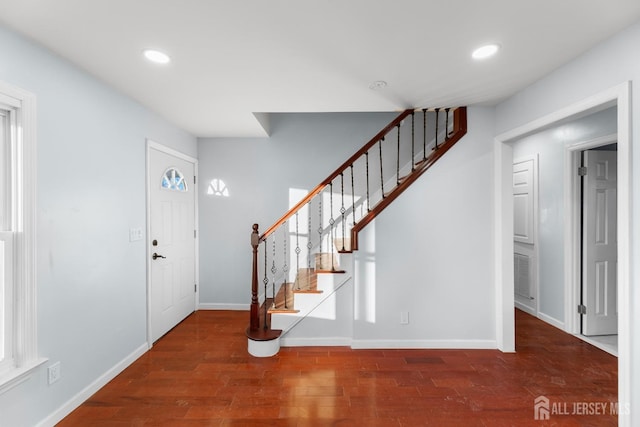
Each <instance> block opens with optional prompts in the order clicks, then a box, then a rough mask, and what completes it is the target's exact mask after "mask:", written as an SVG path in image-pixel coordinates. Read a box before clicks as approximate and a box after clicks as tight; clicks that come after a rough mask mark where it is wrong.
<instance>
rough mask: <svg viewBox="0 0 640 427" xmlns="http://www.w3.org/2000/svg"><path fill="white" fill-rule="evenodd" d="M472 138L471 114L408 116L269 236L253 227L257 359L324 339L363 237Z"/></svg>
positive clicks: (449, 111)
mask: <svg viewBox="0 0 640 427" xmlns="http://www.w3.org/2000/svg"><path fill="white" fill-rule="evenodd" d="M466 131H467V118H466V108H465V107H458V108H435V109H426V108H425V109H421V110H405V111H403V112H402V113H401V114H400V115H399V116H398V117H397V118H396V119H394V120H393V121H392V122H391V123H389V124H388V125H387V126H386V127H385V128H384V129H382V130H381V131H380V132H379V133H378V134H377V135H376V136H374V137H373V138H372V139H371V140H370V141H369V142H368V143H367V144H365V145H364V146H363V147H362V148H361V149H360V150H358V152H356V153H355V154H354V155H353V156H351V157H350V158H349V159H348V160H347V161H346V162H344V163H343V164H342V165H341V166H340V167H339V168H338V169H336V171H334V172H333V173H332V174H331V175H329V177H328V178H327V179H325V180H324V181H323V182H322V183H320V184H319V185H318V186H317V187H316V188H314V189H313V190H312V191H311V192H309V194H308V195H307V196H306V197H305V198H303V199H302V200H301V201H300V202H298V203H297V204H296V205H295V206H294V207H293V208H291V209H290V210H289V211H288V212H287V213H285V214H284V215H283V216H282V217H281V218H280V219H279V220H278V221H277V222H276V223H275V224H273V225H272V226H271V227H270V228H268V229H267V230H266V231H265V232H264V233H263V234H262V235H260V234H259V230H258V224H254V225H253V231H252V234H251V246H252V248H253V270H252V280H251V310H250V324H249V327H248V328H247V337H248V344H249V345H248V349H249V353H250V354H252V355H254V356H259V357H268V356H272V355H274V354H276V353H277V352H278V350H279V349H280V340H281V338H282V337H284V336H286V335H295V333H296V330H304V331H305V334H307V335H310V334H311V335H313V334H316V333H321V332H320V331H318V330H317V329H314V326H313V322H312V320H310V316H311V314H312V313H313V316H314V317H318V316H320V317H322V315H323V311H327V310H329V311H331V310H332V309H333V310H334V311H335V307H336V304H337V301H336V299H337V298H338V297H340V298H348V297H347V296H346V295H345V292H343V291H342V289H343V288H344V287H345V285H346V284H348V283H350V282H351V281H352V269H353V261H352V255H351V253H352V252H353V251H354V250H357V249H358V233H359V232H360V230H362V229H363V228H364V227H366V225H367V224H369V223H370V222H371V221H372V220H373V219H374V218H375V217H376V216H377V215H378V214H380V212H382V211H383V210H384V209H385V208H386V207H387V206H388V205H389V204H390V203H391V202H393V200H395V199H396V198H397V197H399V196H400V195H401V194H402V192H403V191H404V190H406V189H407V188H408V187H409V186H410V185H411V184H412V183H413V182H415V181H416V180H417V179H418V178H419V177H420V176H421V175H422V174H423V173H424V172H426V171H427V169H429V168H430V167H431V166H432V165H433V164H434V163H435V162H436V161H437V160H438V159H439V158H440V157H442V156H443V155H444V154H445V153H446V152H447V151H448V150H449V149H450V148H451V147H452V146H453V145H454V144H455V143H456V142H458V141H459V140H460V139H461V138H462V137H463V136H464V135H465V134H466ZM341 294H342V295H341ZM325 315H327V316H330V315H333V316H334V317H335V315H336V313H335V312H334V313H325ZM301 325H302V326H301ZM323 332H324V331H323Z"/></svg>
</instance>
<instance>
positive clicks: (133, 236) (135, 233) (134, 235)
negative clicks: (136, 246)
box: [129, 228, 142, 242]
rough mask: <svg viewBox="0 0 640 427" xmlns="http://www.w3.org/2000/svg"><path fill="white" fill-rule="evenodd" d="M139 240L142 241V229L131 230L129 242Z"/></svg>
mask: <svg viewBox="0 0 640 427" xmlns="http://www.w3.org/2000/svg"><path fill="white" fill-rule="evenodd" d="M138 240H142V228H130V229H129V241H130V242H137V241H138Z"/></svg>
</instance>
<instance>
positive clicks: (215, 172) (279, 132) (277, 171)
mask: <svg viewBox="0 0 640 427" xmlns="http://www.w3.org/2000/svg"><path fill="white" fill-rule="evenodd" d="M397 115H398V113H343V114H272V115H271V121H270V126H271V136H270V137H269V138H204V139H200V140H199V141H198V154H199V160H200V171H199V172H200V183H201V184H200V186H199V187H200V190H199V191H200V195H199V205H200V207H199V215H200V259H201V262H200V303H201V304H205V305H209V307H211V305H214V306H215V307H221V306H223V307H224V306H226V307H233V306H239V307H242V306H244V307H248V304H249V303H250V302H251V246H250V244H249V238H250V235H251V225H252V224H253V223H258V224H259V225H260V230H261V231H264V230H266V229H267V228H268V227H269V226H271V224H273V223H274V222H275V221H277V220H278V219H279V218H280V217H281V216H282V215H283V214H284V213H285V212H287V210H288V209H289V190H290V189H292V188H294V189H302V190H306V191H310V190H312V189H313V188H314V187H315V186H317V185H318V184H319V183H320V182H321V181H322V180H323V179H325V178H326V177H327V176H329V174H331V173H332V172H333V171H334V170H335V169H337V168H338V166H340V165H341V164H342V163H343V162H344V161H345V160H346V159H348V158H349V157H350V156H351V155H352V154H354V153H355V152H356V151H357V150H358V149H360V147H362V146H363V145H364V144H365V143H366V142H368V141H369V139H371V138H372V137H373V136H374V135H375V134H376V133H378V132H379V131H380V130H381V129H382V128H383V127H384V126H385V125H387V124H388V123H389V122H390V121H391V120H393V118H395V117H396V116H397ZM214 178H218V179H222V180H223V181H224V182H225V183H226V184H227V187H228V189H229V192H230V197H228V198H224V197H212V196H210V195H207V194H206V192H207V186H208V183H209V182H211V180H212V179H214Z"/></svg>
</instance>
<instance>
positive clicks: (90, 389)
mask: <svg viewBox="0 0 640 427" xmlns="http://www.w3.org/2000/svg"><path fill="white" fill-rule="evenodd" d="M148 350H149V344H148V343H144V344H143V345H141V346H140V347H138V348H137V349H136V350H134V351H133V353H131V354H129V355H128V356H127V357H125V358H124V359H122V360H121V361H120V362H119V363H117V364H116V365H115V366H114V367H113V368H111V369H109V370H108V371H107V372H105V373H104V374H102V375H101V376H100V377H98V378H97V379H96V380H95V381H94V382H92V383H91V384H89V385H88V386H86V387H85V388H84V389H83V390H82V391H80V392H79V393H78V394H76V395H75V396H73V397H72V398H71V399H69V400H68V401H67V402H66V403H64V404H63V405H62V406H60V407H59V408H58V409H57V410H56V411H54V412H53V413H51V414H50V415H49V416H48V417H46V418H45V419H43V420H42V421H40V422H39V423H38V424H37V426H38V427H53V426H55V425H56V424H57V423H59V422H60V421H61V420H62V419H63V418H64V417H66V416H67V415H69V414H70V413H71V412H72V411H73V410H74V409H76V408H77V407H78V406H80V405H81V404H82V403H84V401H86V400H87V399H88V398H90V397H91V396H92V395H93V394H95V393H96V392H97V391H98V390H100V389H101V388H102V387H104V386H105V385H106V384H107V383H108V382H109V381H111V380H112V379H114V378H115V377H116V376H117V375H118V374H119V373H120V372H122V371H124V370H125V369H126V368H127V367H128V366H129V365H131V364H132V363H133V362H135V361H136V360H137V359H138V358H139V357H140V356H142V355H143V354H145V353H146V352H147V351H148Z"/></svg>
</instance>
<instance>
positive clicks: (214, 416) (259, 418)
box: [59, 310, 617, 427]
mask: <svg viewBox="0 0 640 427" xmlns="http://www.w3.org/2000/svg"><path fill="white" fill-rule="evenodd" d="M247 322H248V314H247V313H246V312H231V311H198V312H196V313H194V314H192V315H191V316H190V317H188V318H187V319H186V320H185V321H183V322H182V323H181V324H180V325H178V326H177V327H176V328H175V329H173V330H172V331H170V332H169V333H168V334H167V335H166V336H165V337H163V338H161V339H160V340H159V341H158V342H157V343H156V345H155V346H154V347H153V348H152V349H151V350H150V351H149V352H147V353H146V354H145V355H143V356H142V357H141V358H140V359H138V360H137V361H136V362H135V363H134V364H133V365H131V366H130V367H129V368H128V369H126V370H125V371H124V372H123V373H122V374H120V375H119V376H118V377H117V378H115V379H114V380H113V381H111V382H110V383H109V384H108V385H107V386H105V387H104V388H103V389H102V390H100V391H99V392H98V393H96V394H95V395H94V396H92V397H91V398H90V399H89V400H88V401H87V402H85V403H84V404H83V405H82V406H81V407H79V408H78V409H77V410H75V411H74V412H73V413H72V414H70V415H69V416H68V417H67V418H66V419H65V420H63V422H61V423H60V424H59V425H60V426H88V425H90V426H114V425H116V426H134V425H135V426H143V425H167V426H191V425H194V426H246V425H251V426H385V427H388V426H407V427H414V426H427V425H433V426H465V427H471V426H527V425H531V426H541V425H568V426H569V425H571V426H578V425H580V426H589V425H592V426H615V425H617V417H616V416H615V414H614V415H611V414H610V412H611V408H612V405H611V402H616V401H617V359H616V358H615V357H613V356H611V355H609V354H607V353H605V352H604V351H601V350H599V349H597V348H595V347H593V346H591V345H589V344H587V343H585V342H583V341H581V340H579V339H578V338H575V337H573V336H570V335H567V334H565V333H563V332H562V331H560V330H558V329H556V328H554V327H552V326H549V325H547V324H546V323H544V322H542V321H540V320H538V319H536V318H534V317H532V316H530V315H528V314H525V313H523V312H521V311H519V310H516V335H517V336H516V344H517V352H516V353H515V354H505V353H501V352H500V351H497V350H351V349H350V348H348V347H313V348H311V347H307V348H283V349H282V350H281V351H280V353H279V354H278V355H277V356H275V357H273V358H267V359H256V358H252V357H251V356H249V355H248V354H247V350H246V345H247V339H246V337H245V335H244V329H245V327H246V324H247ZM541 395H543V396H545V397H546V398H548V399H549V402H550V405H549V410H550V420H549V421H547V422H542V421H537V420H534V399H536V398H537V397H538V396H541ZM588 403H598V405H589V404H588ZM589 408H591V409H592V410H593V409H594V408H595V409H598V410H599V409H603V410H604V411H605V414H604V415H594V414H591V412H593V411H591V412H590V410H589ZM575 409H578V410H580V411H583V410H584V411H586V412H587V413H586V414H580V415H575V414H574V415H571V413H572V412H573V411H574V410H575Z"/></svg>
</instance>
